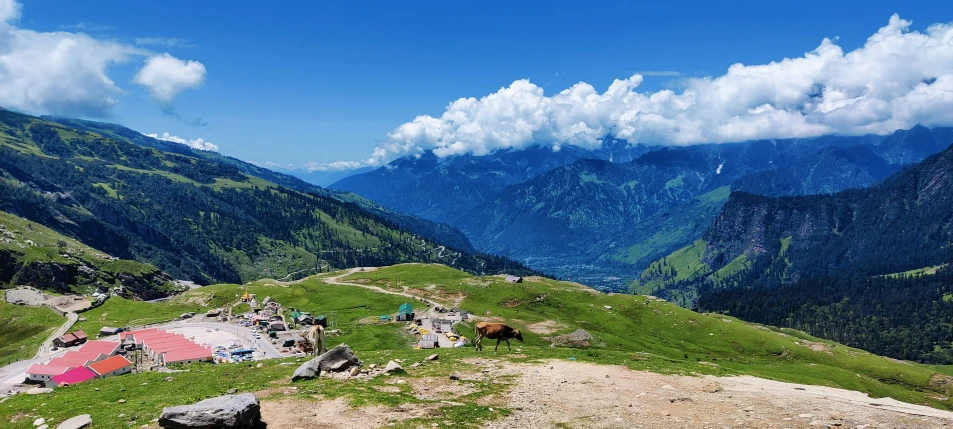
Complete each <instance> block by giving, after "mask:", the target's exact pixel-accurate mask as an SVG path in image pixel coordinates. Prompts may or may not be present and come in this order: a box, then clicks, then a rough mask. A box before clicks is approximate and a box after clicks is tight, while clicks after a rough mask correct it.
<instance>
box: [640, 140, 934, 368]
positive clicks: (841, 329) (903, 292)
mask: <svg viewBox="0 0 953 429" xmlns="http://www.w3.org/2000/svg"><path fill="white" fill-rule="evenodd" d="M951 188H953V146H951V147H949V148H947V149H946V150H944V151H942V152H940V153H939V154H936V155H933V156H931V157H929V158H927V159H926V160H924V161H922V162H920V163H918V164H915V165H912V166H908V167H905V168H903V169H902V170H900V171H899V172H897V173H895V174H893V175H891V176H890V177H888V178H887V179H885V180H884V181H882V182H881V183H879V184H877V185H874V186H872V187H869V188H864V189H851V190H846V191H842V192H838V193H835V194H825V195H802V196H786V197H770V196H764V195H755V194H750V193H746V192H735V193H732V194H731V196H730V197H729V199H728V202H727V203H726V204H725V206H724V207H723V208H722V210H721V212H720V213H719V214H718V215H717V216H716V217H715V219H714V221H713V222H712V224H711V225H710V227H709V228H708V229H707V230H706V231H705V233H704V234H703V236H702V237H701V238H700V239H699V240H697V241H696V242H694V243H693V244H692V245H690V246H687V247H685V248H682V249H679V250H678V251H676V252H673V253H672V254H670V255H668V256H666V257H664V258H661V259H659V260H657V261H655V262H653V263H652V264H651V266H649V267H648V268H647V269H646V270H645V271H644V272H643V273H642V275H641V278H640V279H639V281H638V282H636V284H635V285H634V288H633V289H634V291H635V292H639V293H646V294H655V295H659V296H662V297H665V298H667V299H670V300H674V301H676V302H679V303H681V304H683V305H692V304H693V303H694V304H695V305H697V307H698V308H699V309H700V310H702V311H715V312H725V313H728V314H731V315H734V316H737V317H741V318H744V319H745V320H751V321H756V322H762V323H770V324H774V325H779V326H791V327H798V328H799V329H804V330H807V331H808V332H811V333H812V334H815V335H819V336H823V337H825V338H831V339H834V340H837V341H841V342H844V343H846V344H849V345H853V346H857V347H862V348H864V349H866V350H871V351H873V352H876V353H879V354H885V355H887V356H892V357H896V358H902V359H913V360H921V361H929V362H936V363H953V348H951V344H950V338H951V337H953V311H951V310H953V286H951V285H953V281H951V279H953V272H951V269H950V268H949V264H950V263H951V262H953V246H951V244H953V195H951V193H950V189H951Z"/></svg>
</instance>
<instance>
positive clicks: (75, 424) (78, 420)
mask: <svg viewBox="0 0 953 429" xmlns="http://www.w3.org/2000/svg"><path fill="white" fill-rule="evenodd" d="M91 424H93V418H92V417H90V416H89V414H80V415H78V416H76V417H73V418H71V419H68V420H66V421H64V422H63V423H60V425H59V426H57V427H56V429H82V428H84V427H87V426H89V425H91Z"/></svg>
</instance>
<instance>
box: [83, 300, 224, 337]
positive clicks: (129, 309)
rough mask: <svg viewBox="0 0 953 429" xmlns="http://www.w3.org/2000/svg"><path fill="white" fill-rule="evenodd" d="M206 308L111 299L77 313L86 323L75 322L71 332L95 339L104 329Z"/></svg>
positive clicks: (171, 316) (170, 317)
mask: <svg viewBox="0 0 953 429" xmlns="http://www.w3.org/2000/svg"><path fill="white" fill-rule="evenodd" d="M208 308H209V307H205V306H201V305H195V304H190V303H179V302H171V303H170V302H156V303H151V302H143V301H134V300H131V299H125V298H121V297H115V296H114V297H112V298H109V299H108V300H106V302H105V303H104V304H103V305H101V306H99V307H96V308H93V309H91V310H89V311H85V312H83V313H79V317H84V318H86V321H80V322H76V325H74V326H73V329H82V330H83V331H84V332H86V333H88V334H89V335H92V336H95V335H96V333H98V332H99V330H100V329H101V328H102V327H103V326H112V327H120V328H123V327H129V326H139V325H145V324H148V323H156V322H164V321H168V320H172V319H175V318H177V317H179V316H180V315H181V314H182V313H187V312H191V311H194V312H204V311H207V310H208Z"/></svg>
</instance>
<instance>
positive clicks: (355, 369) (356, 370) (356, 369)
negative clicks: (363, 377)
mask: <svg viewBox="0 0 953 429" xmlns="http://www.w3.org/2000/svg"><path fill="white" fill-rule="evenodd" d="M360 373H361V367H359V366H355V367H353V368H351V377H354V376H356V375H358V374H360Z"/></svg>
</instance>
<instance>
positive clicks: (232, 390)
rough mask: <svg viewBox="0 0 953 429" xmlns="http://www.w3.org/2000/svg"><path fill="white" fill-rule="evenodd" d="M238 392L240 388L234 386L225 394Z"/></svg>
mask: <svg viewBox="0 0 953 429" xmlns="http://www.w3.org/2000/svg"><path fill="white" fill-rule="evenodd" d="M237 392H238V389H236V388H234V387H233V388H231V389H228V390H227V391H225V394H227V395H234V394H235V393H237Z"/></svg>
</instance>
